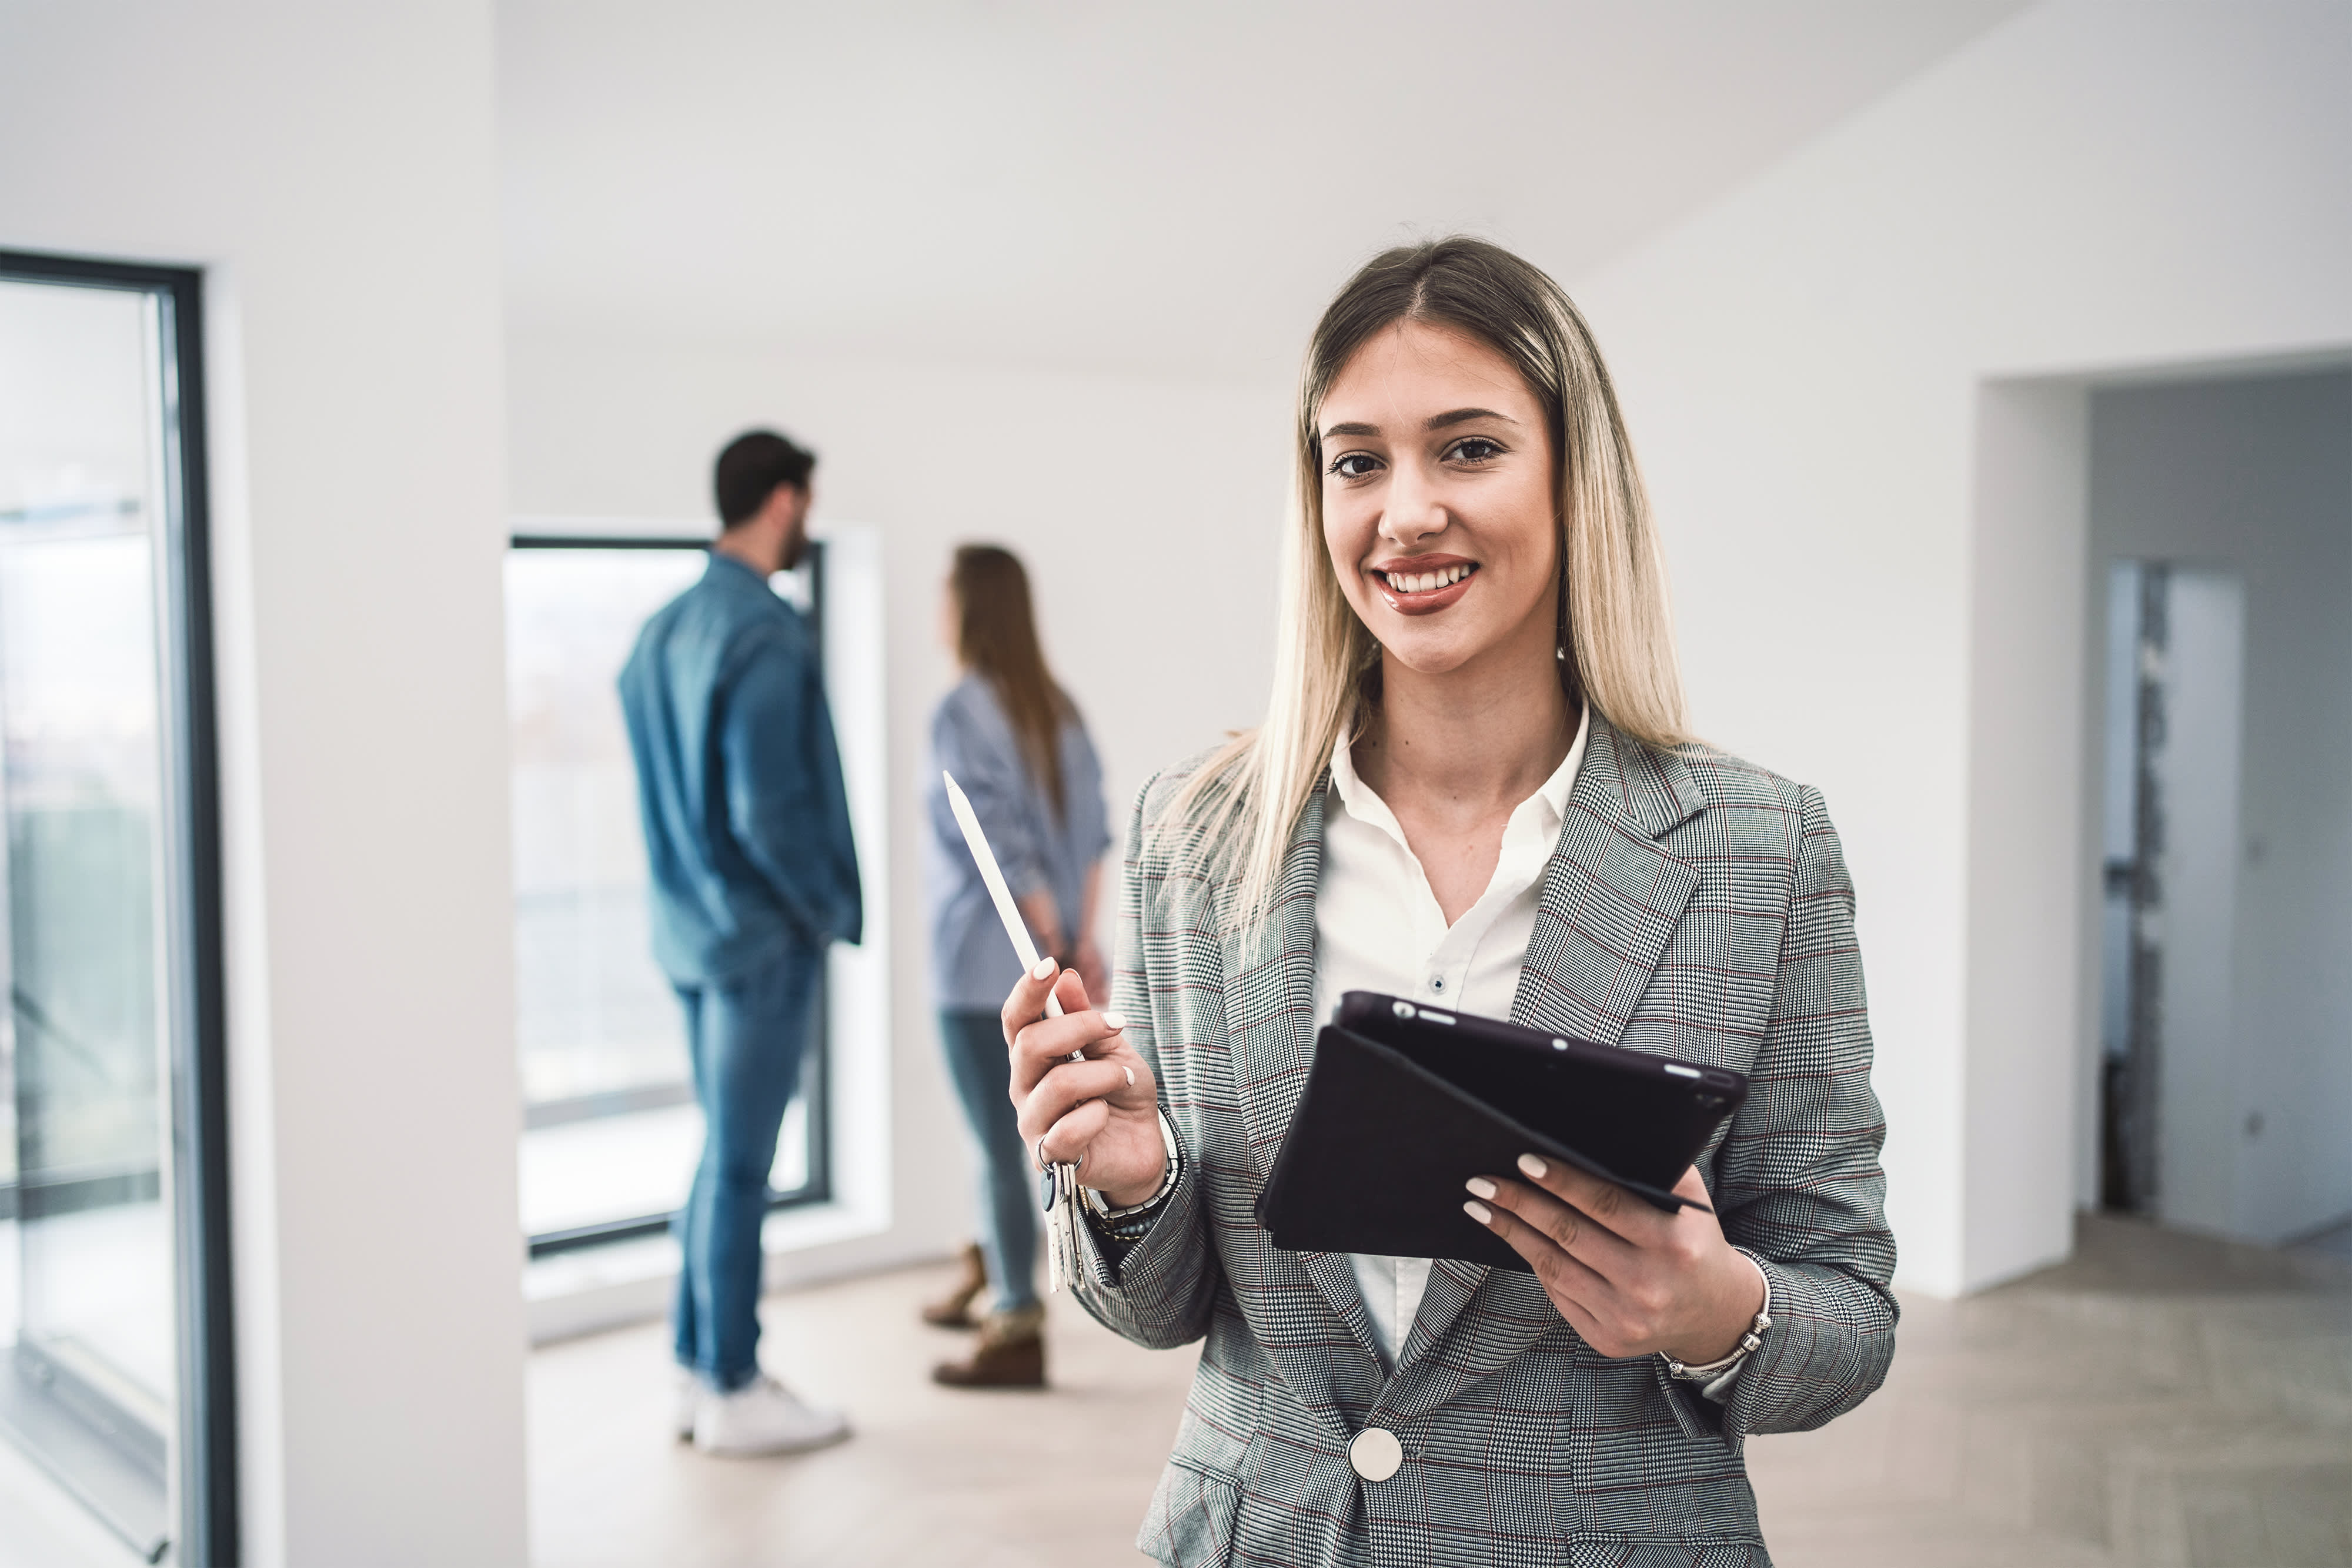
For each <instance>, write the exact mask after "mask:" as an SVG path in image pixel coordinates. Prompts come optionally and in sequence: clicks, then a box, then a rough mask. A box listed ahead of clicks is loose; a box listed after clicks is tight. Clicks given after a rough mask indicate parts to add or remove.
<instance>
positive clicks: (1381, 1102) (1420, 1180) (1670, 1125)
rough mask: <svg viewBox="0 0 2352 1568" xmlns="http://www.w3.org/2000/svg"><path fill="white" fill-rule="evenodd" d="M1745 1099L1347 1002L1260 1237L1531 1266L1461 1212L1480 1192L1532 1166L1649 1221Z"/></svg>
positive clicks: (1467, 1027)
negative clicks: (1602, 1181)
mask: <svg viewBox="0 0 2352 1568" xmlns="http://www.w3.org/2000/svg"><path fill="white" fill-rule="evenodd" d="M1747 1094H1748V1080H1747V1079H1746V1078H1744V1077H1743V1076H1741V1075H1740V1074H1738V1073H1737V1072H1730V1071H1725V1070H1724V1069H1722V1068H1719V1067H1709V1066H1705V1065H1703V1064H1700V1063H1696V1062H1685V1061H1670V1060H1668V1059H1666V1058H1664V1057H1658V1056H1652V1055H1650V1054H1648V1053H1647V1052H1644V1051H1628V1050H1625V1049H1624V1048H1622V1047H1620V1046H1611V1045H1595V1044H1592V1043H1591V1042H1590V1041H1587V1040H1571V1039H1569V1038H1568V1037H1566V1036H1562V1035H1554V1034H1546V1033H1544V1032H1543V1031H1541V1030H1531V1029H1523V1028H1521V1027H1520V1026H1518V1025H1517V1024H1512V1023H1505V1022H1503V1021H1502V1020H1500V1019H1482V1018H1476V1017H1473V1016H1471V1015H1470V1014H1467V1013H1456V1012H1451V1011H1448V1010H1445V1009H1438V1008H1432V1007H1428V1006H1426V1005H1423V1004H1418V1003H1414V1002H1409V1001H1406V1000H1404V999H1403V998H1398V997H1388V996H1381V995H1380V994H1378V993H1376V992H1371V991H1349V993H1348V994H1347V995H1346V996H1345V997H1343V998H1340V1003H1339V1011H1338V1013H1337V1015H1336V1016H1335V1017H1334V1018H1333V1019H1332V1021H1331V1022H1330V1023H1329V1024H1327V1025H1326V1026H1324V1028H1323V1030H1322V1031H1321V1032H1320V1033H1319V1034H1318V1036H1317V1037H1316V1041H1315V1064H1314V1066H1313V1068H1312V1069H1310V1070H1309V1071H1308V1073H1307V1088H1306V1092H1304V1094H1303V1095H1302V1096H1301V1097H1300V1100H1299V1103H1298V1110H1297V1113H1296V1114H1294V1115H1293V1116H1292V1118H1291V1122H1290V1131H1289V1133H1288V1134H1286V1136H1285V1137H1284V1139H1283V1144H1282V1152H1281V1153H1280V1154H1279V1155H1276V1158H1275V1162H1274V1169H1273V1171H1272V1172H1271V1173H1270V1174H1269V1175H1268V1176H1267V1178H1266V1184H1265V1189H1264V1190H1263V1191H1261V1192H1260V1193H1259V1194H1258V1199H1257V1217H1258V1223H1260V1224H1261V1225H1264V1226H1265V1228H1266V1229H1267V1230H1268V1231H1270V1232H1271V1233H1272V1236H1273V1240H1274V1244H1275V1245H1276V1247H1280V1248H1284V1249H1287V1250H1290V1251H1294V1252H1371V1253H1386V1254H1391V1255H1393V1256H1398V1257H1405V1258H1456V1259H1460V1260H1463V1261H1465V1262H1469V1263H1485V1264H1487V1265H1489V1266H1491V1267H1494V1268H1499V1269H1518V1270H1525V1269H1527V1267H1528V1264H1527V1261H1526V1260H1524V1259H1522V1258H1521V1257H1520V1256H1519V1255H1518V1254H1517V1252H1515V1251H1513V1250H1512V1249H1511V1248H1510V1247H1509V1246H1508V1245H1507V1243H1506V1242H1504V1240H1503V1239H1501V1238H1500V1237H1498V1236H1496V1234H1495V1233H1494V1232H1492V1231H1490V1230H1488V1229H1487V1228H1486V1227H1485V1226H1483V1225H1480V1224H1479V1223H1478V1222H1477V1221H1475V1220H1474V1219H1472V1218H1470V1217H1469V1216H1468V1215H1467V1214H1465V1213H1464V1212H1463V1210H1462V1204H1463V1199H1464V1197H1465V1196H1466V1195H1465V1192H1464V1190H1463V1186H1462V1184H1463V1183H1464V1182H1465V1181H1467V1180H1468V1179H1469V1178H1470V1177H1472V1176H1512V1175H1515V1174H1516V1171H1517V1162H1518V1157H1519V1155H1523V1154H1529V1153H1533V1154H1538V1155H1543V1156H1544V1157H1546V1158H1548V1159H1556V1160H1559V1161H1562V1162H1563V1163H1565V1164H1568V1165H1571V1166H1577V1167H1578V1168H1580V1169H1582V1170H1586V1171H1590V1172H1591V1173H1592V1174H1593V1175H1595V1176H1602V1177H1605V1178H1606V1179H1608V1180H1610V1181H1612V1182H1615V1183H1617V1184H1618V1185H1619V1186H1622V1187H1624V1188H1626V1189H1627V1190H1628V1191H1630V1192H1633V1193H1635V1194H1637V1195H1639V1196H1640V1197H1643V1198H1644V1199H1646V1200H1647V1201H1649V1202H1650V1203H1652V1204H1654V1205H1656V1206H1657V1207H1660V1208H1663V1209H1666V1210H1669V1211H1672V1210H1674V1209H1677V1208H1682V1207H1701V1208H1703V1207H1706V1206H1705V1205H1704V1204H1696V1203H1693V1202H1691V1200H1689V1199H1686V1198H1684V1197H1677V1196H1676V1195H1675V1193H1674V1192H1672V1191H1671V1190H1669V1189H1671V1188H1672V1187H1673V1186H1674V1184H1675V1183H1676V1182H1677V1181H1680V1180H1681V1179H1682V1176H1683V1173H1684V1172H1685V1171H1686V1170H1688V1169H1689V1168H1690V1166H1691V1163H1692V1161H1693V1160H1694V1159H1696V1157H1697V1155H1698V1152H1699V1151H1700V1150H1701V1149H1703V1148H1705V1147H1706V1141H1707V1139H1708V1138H1710V1137H1711V1136H1713V1135H1714V1133H1715V1130H1716V1128H1717V1126H1719V1125H1720V1124H1722V1122H1723V1120H1724V1119H1725V1118H1726V1117H1727V1116H1729V1115H1730V1114H1731V1113H1733V1112H1734V1111H1735V1110H1737V1109H1738V1106H1739V1103H1740V1102H1741V1101H1742V1100H1744V1099H1745V1098H1746V1097H1747Z"/></svg>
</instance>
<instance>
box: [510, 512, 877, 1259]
mask: <svg viewBox="0 0 2352 1568" xmlns="http://www.w3.org/2000/svg"><path fill="white" fill-rule="evenodd" d="M507 548H508V549H509V550H531V551H538V550H688V549H696V550H708V549H709V548H710V540H709V538H704V537H698V536H692V535H683V534H681V535H668V536H665V535H660V534H554V533H532V532H516V533H512V534H509V536H508V538H507ZM807 561H808V569H809V612H808V622H809V632H810V633H811V641H812V643H814V646H815V648H816V656H817V673H818V675H819V678H820V679H822V677H823V675H824V605H825V591H824V563H825V552H824V540H822V539H811V540H809V541H808V555H807ZM810 1044H811V1048H812V1049H810V1050H809V1051H808V1052H807V1053H806V1054H805V1056H804V1057H803V1065H802V1068H801V1083H800V1088H799V1090H798V1091H797V1092H798V1094H799V1096H800V1098H802V1099H803V1100H804V1101H805V1102H806V1103H807V1105H808V1110H807V1113H806V1115H807V1127H808V1167H809V1179H808V1180H807V1182H806V1183H804V1184H803V1186H799V1187H797V1188H795V1189H794V1190H793V1191H791V1192H776V1191H773V1190H771V1191H770V1192H769V1194H768V1210H769V1212H770V1213H774V1212H776V1211H778V1210H780V1209H787V1208H803V1207H809V1206H810V1205H813V1204H820V1203H829V1202H831V1201H832V1200H833V1196H834V1194H833V1093H832V1088H833V1009H832V982H831V980H830V978H829V977H827V976H826V975H825V973H824V971H823V970H822V969H820V970H819V971H818V977H817V1003H816V1032H815V1038H814V1040H812V1041H811V1042H810ZM623 1097H624V1098H625V1097H626V1096H623ZM662 1103H683V1102H682V1100H673V1099H670V1098H668V1097H667V1096H662V1097H659V1098H649V1099H647V1100H646V1102H645V1103H644V1105H643V1107H642V1108H646V1109H650V1108H652V1106H653V1105H655V1104H662ZM530 1111H531V1108H530V1107H529V1106H526V1107H525V1108H524V1114H525V1116H526V1118H527V1119H528V1118H529V1117H530ZM672 1218H673V1216H671V1215H668V1214H648V1215H634V1216H629V1217H625V1218H618V1219H608V1220H601V1221H598V1222H597V1223H595V1224H592V1225H579V1226H573V1227H571V1228H567V1229H562V1230H551V1231H546V1232H543V1233H541V1234H540V1235H536V1236H529V1237H526V1238H525V1243H526V1246H527V1247H528V1249H529V1255H530V1257H531V1258H532V1259H534V1260H536V1259H541V1258H550V1257H553V1256H555V1255H557V1254H559V1253H563V1252H572V1251H577V1250H578V1249H581V1248H583V1247H602V1246H605V1245H608V1244H610V1243H613V1242H616V1241H633V1240H636V1239H641V1238H644V1237H648V1236H660V1235H664V1234H667V1232H668V1230H669V1228H670V1224H671V1220H672Z"/></svg>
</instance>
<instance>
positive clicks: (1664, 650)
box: [1175, 235, 1688, 913]
mask: <svg viewBox="0 0 2352 1568" xmlns="http://www.w3.org/2000/svg"><path fill="white" fill-rule="evenodd" d="M1400 321H1423V322H1428V323H1430V324H1432V325H1434V326H1440V327H1448V328H1452V329H1454V330H1455V331H1458V332H1462V333H1464V334H1465V335H1467V336H1468V337H1470V338H1471V339H1473V340H1475V341H1477V342H1481V343H1484V344H1486V346H1487V347H1488V348H1490V349H1492V350H1495V351H1496V353H1498V354H1500V355H1502V357H1503V358H1504V359H1506V360H1507V361H1510V363H1511V364H1512V365H1513V366H1514V367H1515V368H1517V371H1518V372H1519V374H1520V375H1521V376H1522V377H1523V378H1525V379H1526V381H1527V383H1528V390H1529V391H1530V392H1533V393H1534V394H1535V396H1536V401H1537V402H1539V403H1541V404H1542V405H1543V410H1544V413H1545V417H1546V419H1547V420H1548V421H1549V424H1550V428H1551V438H1552V451H1553V453H1554V454H1555V456H1556V459H1557V461H1558V463H1559V476H1558V481H1557V493H1558V507H1559V512H1558V516H1559V534H1560V539H1559V544H1560V549H1559V557H1560V579H1559V621H1560V627H1559V635H1560V643H1561V651H1562V657H1561V665H1562V668H1561V671H1560V678H1561V681H1562V682H1563V684H1564V685H1566V686H1567V687H1568V689H1569V691H1570V694H1571V695H1577V694H1581V695H1583V696H1585V697H1586V698H1588V699H1589V700H1590V701H1591V705H1592V706H1593V707H1595V708H1596V709H1598V710H1599V711H1600V713H1601V716H1603V717H1605V718H1607V719H1608V720H1609V722H1610V723H1612V724H1613V725H1615V726H1616V727H1618V728H1619V729H1621V730H1623V731H1624V732H1625V733H1627V734H1628V735H1632V736H1634V737H1638V738H1640V739H1642V740H1644V741H1647V742H1648V743H1649V744H1651V745H1653V746H1662V747H1670V746H1674V745H1676V744H1678V743H1680V742H1681V741H1683V740H1685V739H1686V738H1687V734H1688V732H1687V731H1686V729H1685V722H1684V718H1683V689H1682V676H1681V674H1680V673H1679V671H1678V670H1677V668H1676V665H1675V643H1674V629H1673V624H1672V621H1671V618H1670V616H1669V614H1668V612H1667V607H1666V581H1665V562H1664V559H1663V555H1662V552H1661V550H1660V549H1659V544H1658V534H1657V528H1656V527H1655V525H1654V523H1653V521H1652V520H1651V517H1650V503H1649V497H1648V496H1647V494H1646V493H1645V492H1644V490H1643V486H1642V476H1641V471H1640V469H1639V468H1638V467H1636V466H1635V465H1634V462H1633V442H1632V440H1631V439H1630V438H1629V437H1628V436H1627V434H1626V433H1625V422H1624V419H1623V416H1622V414H1621V413H1619V411H1618V407H1617V394H1616V392H1615V390H1614V389H1613V388H1612V386H1611V385H1610V381H1609V371H1608V368H1607V367H1606V366H1605V365H1603V364H1602V363H1601V350H1600V349H1599V348H1598V347H1596V346H1595V345H1594V343H1593V340H1592V333H1591V329H1589V328H1587V327H1586V326H1585V324H1584V318H1583V317H1582V316H1580V314H1578V312H1577V308H1576V307H1575V306H1574V305H1573V304H1571V303H1570V300H1569V298H1568V295H1567V294H1566V293H1565V292H1564V291H1562V289H1561V288H1560V287H1559V284H1557V283H1555V282H1553V281H1552V280H1551V278H1550V277H1548V276H1547V275H1546V274H1545V273H1544V272H1543V271H1542V269H1540V268H1538V267H1535V266H1533V265H1531V264H1529V263H1528V262H1527V261H1524V260H1522V259H1521V258H1519V257H1518V256H1514V255H1512V254H1511V253H1510V252H1509V251H1507V250H1505V249H1503V248H1502V247H1501V246H1496V245H1491V244H1488V243H1487V242H1486V241H1485V240H1479V239H1472V238H1469V237H1467V236H1465V235H1454V237H1452V238H1449V239H1441V240H1433V241H1431V242H1428V243H1426V244H1423V245H1411V246H1398V247H1396V248H1395V249H1393V250H1388V251H1383V252H1381V254H1380V255H1379V256H1374V257H1373V258H1372V259H1371V260H1370V261H1369V262H1367V263H1365V264H1364V267H1363V268H1362V270H1360V271H1359V272H1358V273H1357V274H1356V276H1355V277H1351V278H1349V280H1348V283H1347V286H1346V287H1343V288H1341V289H1340V290H1339V297H1338V298H1335V299H1333V300H1332V301H1331V305H1330V308H1328V309H1327V310H1326V311H1325V312H1324V313H1323V319H1322V320H1321V321H1320V322H1319V323H1318V325H1317V326H1316V329H1315V335H1314V337H1313V338H1312V339H1310V340H1308V342H1307V364H1306V368H1305V373H1304V374H1303V375H1302V376H1301V377H1300V380H1299V389H1298V415H1297V426H1296V428H1295V432H1294V435H1295V439H1296V442H1297V469H1296V471H1295V477H1294V481H1293V482H1294V485H1295V486H1296V489H1295V492H1294V504H1293V506H1292V508H1291V513H1292V515H1291V521H1290V526H1289V528H1288V530H1287V533H1288V542H1287V544H1286V547H1285V549H1284V551H1283V596H1282V621H1281V625H1280V627H1279V629H1278V630H1277V631H1276V644H1275V675H1274V692H1273V697H1272V700H1271V701H1270V702H1269V703H1268V705H1267V707H1266V716H1265V723H1263V724H1261V725H1260V726H1259V727H1257V728H1256V729H1255V730H1252V731H1249V732H1247V733H1245V734H1244V735H1241V736H1238V737H1235V738H1234V740H1233V741H1232V742H1231V743H1230V744H1228V745H1227V746H1226V747H1224V748H1223V750H1222V751H1220V752H1219V753H1218V754H1217V755H1216V756H1214V757H1213V758H1210V759H1209V761H1208V763H1207V764H1206V765H1205V766H1204V767H1202V768H1201V770H1200V771H1199V772H1197V773H1195V774H1194V775H1193V776H1192V780H1191V782H1190V783H1188V784H1187V785H1186V786H1185V789H1184V791H1183V793H1182V794H1181V796H1180V798H1179V801H1178V806H1179V810H1177V812H1176V814H1175V815H1176V818H1177V820H1178V821H1180V822H1181V821H1188V820H1192V819H1194V818H1195V817H1197V819H1198V820H1197V821H1192V829H1193V831H1198V832H1200V833H1201V835H1202V837H1203V838H1204V839H1206V840H1208V841H1212V842H1215V843H1217V844H1218V845H1219V848H1220V851H1221V853H1222V856H1223V861H1224V862H1225V863H1226V864H1227V865H1228V866H1229V867H1231V868H1232V869H1233V870H1235V871H1237V872H1238V873H1240V883H1241V899H1240V903H1241V907H1242V909H1243V910H1244V911H1245V912H1250V913H1255V912H1256V911H1257V910H1260V909H1263V908H1264V907H1265V904H1266V902H1267V900H1268V898H1269V897H1270V895H1271V894H1272V892H1273V889H1274V884H1275V879H1276V876H1278V875H1279V873H1280V872H1281V867H1282V859H1283V854H1284V852H1285V850H1286V847H1287V846H1288V844H1289V841H1290V834H1291V830H1292V828H1293V826H1294V825H1295V824H1296V823H1297V821H1298V817H1299V813H1300V812H1301V811H1302V810H1305V808H1306V805H1307V798H1308V796H1309V795H1311V794H1312V793H1313V791H1314V789H1315V784H1316V781H1317V779H1319V778H1320V777H1321V776H1322V772H1323V769H1324V768H1325V767H1326V766H1327V765H1328V763H1329V761H1330V759H1331V751H1332V748H1333V747H1336V746H1337V745H1338V744H1339V736H1340V734H1341V733H1342V732H1343V731H1346V730H1349V729H1356V730H1359V731H1360V728H1361V727H1362V724H1363V721H1364V720H1365V719H1366V718H1367V717H1369V716H1370V714H1371V713H1372V712H1376V711H1377V707H1378V704H1379V684H1378V673H1379V670H1380V656H1381V649H1380V644H1379V643H1377V642H1376V641H1375V640H1374V639H1373V637H1372V634H1371V632H1370V629H1369V628H1367V627H1366V626H1365V625H1364V623H1363V622H1362V621H1360V619H1358V618H1357V615H1356V612H1355V611H1354V609H1353V608H1352V607H1350V606H1349V603H1348V601H1347V596H1346V595H1345V594H1344V593H1343V592H1342V591H1340V588H1339V580H1338V579H1337V578H1335V577H1334V576H1333V575H1332V570H1331V559H1330V552H1329V550H1328V548H1327V547H1326V546H1325V544H1324V542H1323V464H1322V455H1323V454H1322V441H1321V437H1320V434H1319V433H1318V428H1317V419H1318V415H1319V413H1320V412H1321V409H1322V404H1323V396H1324V394H1325V393H1326V392H1328V391H1329V390H1330V387H1331V383H1332V382H1335V381H1337V380H1338V379H1339V372H1340V371H1343V370H1344V369H1346V367H1347V364H1348V361H1349V360H1351V359H1353V358H1354V357H1355V355H1356V352H1357V350H1360V349H1361V348H1362V347H1363V346H1364V345H1365V344H1366V343H1367V342H1369V341H1370V340H1371V339H1372V338H1373V337H1375V336H1376V335H1377V334H1379V333H1380V332H1381V331H1383V330H1385V329H1388V328H1390V327H1392V326H1394V325H1396V324H1397V323H1398V322H1400Z"/></svg>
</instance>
